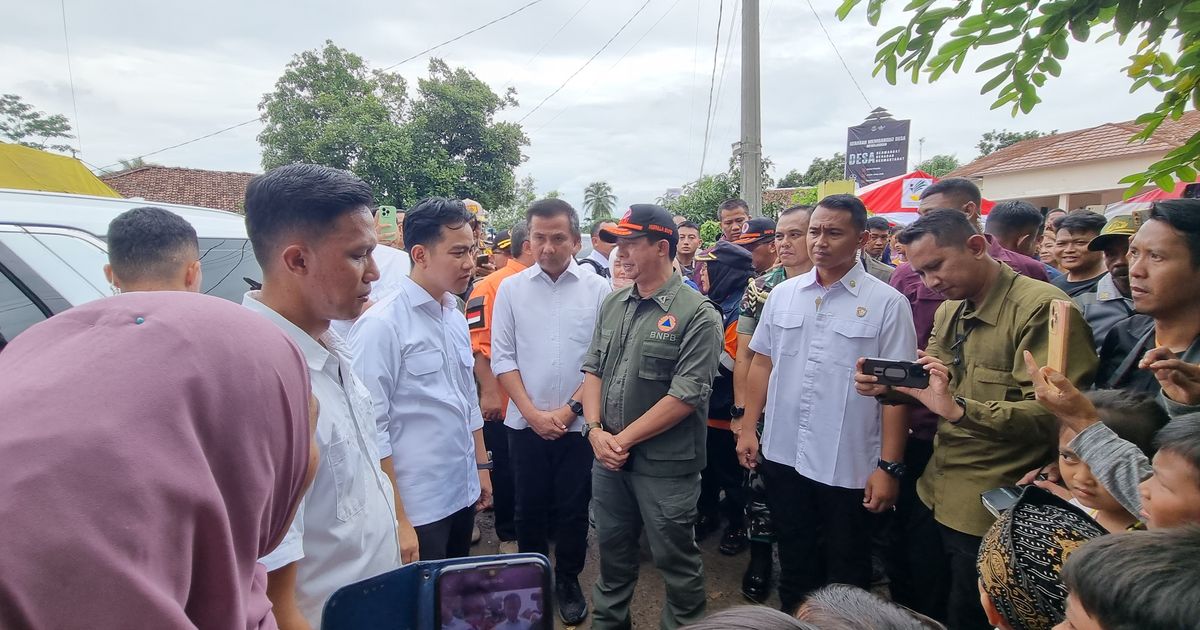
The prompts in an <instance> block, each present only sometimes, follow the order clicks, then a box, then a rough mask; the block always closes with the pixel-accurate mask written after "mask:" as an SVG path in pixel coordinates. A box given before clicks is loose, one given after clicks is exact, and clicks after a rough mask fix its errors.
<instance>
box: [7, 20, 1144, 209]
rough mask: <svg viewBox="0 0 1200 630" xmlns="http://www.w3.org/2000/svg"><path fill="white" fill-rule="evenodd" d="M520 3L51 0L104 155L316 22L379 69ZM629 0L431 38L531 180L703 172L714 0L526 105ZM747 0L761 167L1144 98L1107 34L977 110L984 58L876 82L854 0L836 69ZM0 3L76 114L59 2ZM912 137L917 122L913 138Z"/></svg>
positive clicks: (318, 29) (92, 137) (121, 150)
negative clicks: (884, 139) (1036, 96)
mask: <svg viewBox="0 0 1200 630" xmlns="http://www.w3.org/2000/svg"><path fill="white" fill-rule="evenodd" d="M521 4H523V3H522V2H519V1H517V0H514V1H512V2H505V3H496V2H485V1H483V0H461V1H459V2H454V3H426V2H405V3H391V4H380V3H372V2H366V1H365V0H352V1H349V2H344V3H339V4H336V5H335V4H328V3H319V2H312V1H307V2H291V3H288V2H282V1H280V0H268V1H263V2H251V3H235V2H231V1H230V0H210V1H209V2H205V3H199V4H195V3H193V4H178V3H162V2H149V1H142V0H138V1H134V2H125V3H116V4H113V3H68V4H67V10H68V26H69V29H70V34H71V52H72V64H73V70H74V75H75V92H76V99H77V101H78V108H79V120H78V121H76V122H77V127H78V129H79V131H80V134H81V140H82V143H83V149H84V154H83V157H84V159H85V160H87V161H88V162H89V163H91V164H95V165H104V164H109V163H113V162H116V161H117V160H119V159H122V158H130V157H133V156H136V155H140V154H142V153H145V152H148V151H152V150H155V149H160V148H163V147H166V146H169V145H173V144H176V143H179V142H183V141H186V140H189V139H193V138H196V137H198V136H201V135H204V134H207V133H210V132H213V131H215V130H218V129H221V128H224V127H227V126H230V125H233V124H235V123H238V122H241V121H244V120H248V119H251V118H253V117H255V116H256V114H257V109H256V108H257V104H258V102H259V100H260V99H261V97H262V95H263V93H265V92H268V91H270V90H271V89H272V87H273V84H274V81H275V79H276V78H278V76H279V74H280V73H281V72H282V70H283V67H284V66H285V65H286V64H287V62H288V61H289V60H290V58H291V56H292V55H293V54H295V53H298V52H300V51H302V50H306V49H312V48H316V47H318V46H320V45H322V43H323V42H324V41H325V40H326V39H332V40H333V41H334V42H335V43H336V44H338V45H340V46H343V47H345V48H348V49H350V50H352V51H354V52H356V53H359V54H361V55H362V56H363V57H364V58H366V59H367V60H368V62H369V63H370V64H372V66H373V67H383V66H387V65H390V64H394V63H396V62H398V61H400V60H402V59H404V58H406V57H409V56H411V55H413V54H415V53H417V52H419V51H420V50H422V49H424V48H426V47H428V46H430V45H432V44H436V43H438V42H440V41H444V40H445V39H449V38H451V37H454V36H455V35H458V34H460V33H462V32H464V31H466V30H468V29H470V28H473V27H475V26H477V25H479V24H482V23H483V22H485V21H487V20H490V19H493V18H494V17H498V16H500V15H503V14H504V13H507V12H509V11H512V10H514V9H516V8H517V7H519V6H521ZM641 4H642V0H604V1H600V0H572V1H570V2H567V1H557V0H556V1H546V2H542V3H540V4H538V5H536V6H533V7H531V8H529V9H527V10H525V11H524V12H522V13H520V14H518V15H516V16H514V17H512V18H510V19H508V20H505V21H504V22H501V23H499V24H496V25H495V26H492V27H489V28H487V29H485V30H482V31H480V32H478V33H475V34H473V35H470V36H468V37H466V38H463V39H462V40H460V41H458V42H455V43H453V44H450V45H448V46H446V47H444V48H442V49H439V50H437V51H436V52H434V53H433V54H434V55H436V56H441V57H443V58H444V59H446V61H447V62H448V63H450V64H451V65H458V66H465V67H467V68H469V69H471V70H472V71H473V72H475V73H476V74H477V75H478V76H479V77H480V78H482V79H484V80H485V81H487V82H488V83H489V84H490V85H492V87H493V89H496V90H497V91H500V90H502V89H503V88H504V87H505V86H507V85H513V86H515V87H516V88H517V91H518V99H519V101H520V106H519V107H517V108H514V109H512V110H510V111H506V112H504V113H503V114H502V118H503V119H505V120H520V119H522V118H523V117H525V116H526V115H528V118H526V119H525V120H524V122H523V125H524V126H525V129H526V132H527V134H528V135H529V137H530V139H531V145H530V146H529V147H527V148H526V155H527V156H528V161H527V162H526V163H525V164H523V165H522V166H521V168H520V174H522V175H525V174H529V175H532V176H534V178H535V179H536V180H537V184H538V189H539V191H540V192H543V193H544V192H548V191H549V190H551V189H557V190H559V191H561V192H562V193H563V195H564V197H565V198H566V199H567V200H569V201H571V202H572V203H575V204H576V205H579V204H581V202H582V189H583V186H585V185H586V184H587V183H588V182H591V181H595V180H600V179H602V180H606V181H608V182H610V183H611V184H612V186H613V188H614V190H615V192H616V194H617V195H618V197H619V198H620V202H621V203H623V204H624V203H633V202H639V201H650V200H653V199H654V198H656V197H657V196H658V195H660V194H662V193H663V192H664V191H665V190H666V189H667V188H670V187H677V186H680V185H682V184H684V183H685V182H687V181H690V180H692V179H695V177H696V176H697V175H698V174H699V173H700V156H701V153H702V152H703V151H704V139H703V136H704V128H705V120H706V110H707V106H708V94H709V80H710V77H711V76H712V75H711V73H712V59H713V43H714V37H715V33H716V26H717V6H718V3H716V2H711V1H706V0H678V1H677V2H667V1H666V0H660V1H658V2H651V3H650V5H648V6H647V8H646V9H645V11H643V13H642V14H641V15H639V16H638V18H637V19H636V20H634V21H633V22H632V23H631V24H630V26H629V27H628V28H627V29H626V30H625V32H623V33H622V34H621V36H620V37H618V38H617V39H616V40H615V41H614V42H613V43H612V45H611V46H610V47H609V48H608V49H607V50H606V51H605V52H604V53H603V54H602V55H600V56H599V57H598V58H597V59H596V60H595V61H593V62H592V63H591V64H590V66H588V68H587V69H586V70H584V71H583V72H581V73H580V74H579V75H578V76H576V77H575V78H574V79H573V80H572V81H571V82H570V83H569V84H568V85H567V86H566V87H565V88H563V89H562V90H561V91H560V92H559V93H558V94H557V95H555V96H554V97H553V98H551V99H550V100H549V101H547V102H546V103H545V104H544V105H542V107H541V108H540V109H538V111H536V112H535V113H533V114H531V115H530V114H529V112H530V111H531V110H533V108H534V107H536V106H537V105H538V104H539V103H540V102H541V101H542V100H543V99H544V98H546V96H547V95H549V94H551V93H552V92H553V91H554V90H555V89H557V88H558V87H559V86H560V85H561V84H562V82H563V81H564V80H565V79H566V78H567V77H568V76H569V75H570V74H571V73H573V72H575V71H576V70H577V69H578V68H579V67H580V66H581V65H582V64H583V63H584V61H585V60H587V58H588V57H590V56H591V55H592V54H593V53H595V51H596V50H597V49H599V47H600V46H601V44H603V43H604V42H605V41H606V40H607V39H608V38H609V37H611V36H612V34H613V33H615V32H616V30H617V29H618V28H619V27H620V25H621V24H623V23H624V22H625V21H626V20H627V19H628V18H629V16H630V15H632V14H633V13H634V11H636V10H637V9H638V7H639V6H641ZM899 4H900V3H896V2H892V3H889V4H888V5H887V6H888V7H889V8H888V12H887V13H886V14H885V16H884V18H883V20H882V22H881V23H882V24H889V23H895V21H896V19H897V17H896V16H897V13H896V12H897V11H898V7H899ZM734 5H735V2H728V1H727V2H725V11H724V13H725V22H724V26H722V28H721V46H720V48H719V50H718V65H717V77H718V78H721V77H723V81H721V82H720V83H719V85H718V86H717V87H716V89H714V96H715V95H716V93H719V98H717V99H715V102H714V111H715V115H714V117H713V119H712V129H711V132H710V138H709V141H708V150H707V153H708V156H707V159H706V161H705V164H706V171H707V172H714V171H718V170H723V169H724V168H725V165H726V163H727V161H728V159H729V156H730V151H731V149H730V145H731V144H732V143H733V142H735V141H737V139H738V138H739V107H740V105H739V98H740V97H739V80H740V65H741V62H740V48H739V44H740V26H739V27H735V28H734V29H733V30H732V33H733V37H732V42H731V43H732V44H733V48H731V49H730V50H729V52H728V55H726V40H727V39H730V38H729V37H728V36H729V34H730V32H731V31H730V22H729V20H730V19H731V17H732V14H733V8H734ZM762 5H763V6H762V26H761V35H762V42H761V66H762V124H763V130H762V131H763V150H764V154H765V155H766V156H768V157H770V158H771V159H772V160H773V161H774V163H775V165H776V170H775V176H776V177H779V176H781V175H783V174H784V173H785V172H786V171H787V170H789V169H791V168H798V169H801V170H803V169H804V168H805V167H806V166H807V165H808V163H809V162H810V161H811V160H812V159H813V158H816V157H825V156H828V155H832V154H833V153H834V152H835V151H841V150H843V149H844V146H845V140H846V128H847V127H849V126H852V125H855V124H858V123H859V122H861V121H862V119H863V118H864V117H865V116H866V114H867V113H868V112H869V111H870V109H871V107H872V106H882V107H886V108H888V109H889V110H890V111H891V112H892V113H893V114H894V115H895V116H896V117H898V118H910V119H912V121H913V126H912V137H913V142H912V147H911V159H910V162H911V163H912V164H915V163H916V161H917V158H918V152H920V153H922V154H923V156H924V157H929V156H932V155H934V154H936V153H954V154H956V155H957V156H958V157H959V159H960V160H962V161H964V162H965V161H969V160H970V159H971V158H973V157H974V156H975V154H976V151H975V149H974V145H975V143H976V142H978V139H979V136H980V135H981V134H982V133H983V132H985V131H988V130H991V129H1002V128H1008V129H1014V130H1017V129H1020V130H1024V129H1041V130H1050V129H1058V130H1062V131H1065V130H1069V129H1077V128H1081V127H1086V126H1091V125H1096V124H1101V123H1104V122H1111V121H1122V120H1129V119H1132V118H1134V117H1136V116H1137V114H1139V113H1141V112H1143V111H1146V110H1148V109H1149V108H1151V107H1153V104H1154V102H1155V100H1154V96H1155V95H1154V94H1152V93H1139V94H1136V95H1132V96H1130V95H1128V94H1127V91H1128V80H1127V79H1125V78H1124V76H1123V75H1122V73H1121V72H1120V70H1119V68H1120V67H1121V66H1123V65H1124V64H1125V62H1126V57H1127V56H1128V54H1129V48H1130V47H1129V46H1127V47H1125V48H1124V49H1123V48H1121V47H1120V46H1118V45H1117V44H1116V43H1115V42H1113V41H1112V40H1110V41H1109V42H1105V43H1103V44H1099V45H1094V44H1093V45H1079V44H1074V46H1073V48H1072V51H1071V57H1070V58H1069V59H1068V60H1067V61H1066V62H1064V64H1063V77H1062V78H1060V79H1057V80H1052V81H1051V82H1050V83H1049V84H1047V86H1046V88H1045V89H1044V91H1043V93H1042V97H1043V99H1044V100H1045V102H1044V103H1042V104H1041V105H1039V107H1038V108H1037V109H1035V111H1034V112H1033V114H1031V115H1029V116H1023V117H1020V118H1018V119H1016V120H1014V119H1012V118H1011V117H1010V116H1009V115H1008V111H1007V109H1002V110H997V111H991V110H989V107H990V104H991V101H992V98H990V97H984V96H981V95H980V94H979V86H980V85H981V84H982V83H983V81H985V80H986V77H984V76H977V75H974V74H973V73H971V72H970V71H969V69H970V68H973V67H974V66H975V65H977V64H978V63H980V62H981V61H983V60H984V59H985V58H986V56H982V55H981V56H979V57H978V58H977V59H972V60H969V61H968V62H967V65H966V68H964V74H962V75H947V76H945V77H943V78H942V79H941V80H940V81H939V82H938V83H936V84H934V85H929V84H920V85H912V84H911V83H908V82H907V79H906V78H904V77H902V78H901V83H900V85H897V86H894V87H893V86H889V85H888V84H887V83H886V82H885V81H884V80H883V79H882V77H878V78H876V77H871V70H872V69H873V58H874V47H875V39H876V38H877V37H878V35H879V33H880V32H882V30H883V27H882V26H881V27H880V28H872V27H870V26H869V25H867V24H866V20H865V17H864V16H863V15H862V12H861V10H860V11H859V12H858V13H856V14H854V15H852V16H851V17H850V18H849V19H848V20H847V21H846V22H839V21H838V20H837V19H836V18H835V17H833V8H834V3H832V2H815V3H814V6H817V9H818V11H819V12H820V15H821V17H822V20H823V21H824V24H825V27H826V28H827V29H828V31H829V36H830V37H831V38H832V39H833V41H834V42H835V43H836V44H837V47H838V50H839V51H840V53H841V56H842V57H843V58H844V59H845V62H846V65H847V66H848V68H849V70H848V71H847V69H846V68H843V66H842V62H841V61H839V59H838V57H837V55H835V53H834V50H833V47H832V46H831V45H830V43H829V41H828V40H827V38H826V35H825V34H824V33H823V32H822V30H821V28H820V27H819V25H818V24H817V22H816V20H815V19H814V18H813V16H812V14H811V13H810V12H809V10H808V6H807V4H805V3H795V2H787V1H786V0H764V2H763V3H762ZM5 13H6V18H9V17H11V20H10V21H9V23H8V24H6V26H7V27H8V28H6V39H5V42H4V43H3V44H0V58H3V59H6V60H7V59H18V60H20V63H6V64H2V65H0V85H3V86H5V87H4V88H3V91H4V92H16V93H18V94H20V95H21V96H23V97H24V98H25V99H26V100H27V101H29V102H30V103H33V104H34V105H35V106H36V107H38V108H39V109H41V110H44V111H47V112H52V113H63V114H67V115H68V116H69V117H72V118H74V115H73V112H72V103H71V93H70V87H69V84H68V81H67V71H66V58H65V53H64V45H63V38H62V22H61V20H62V17H61V15H60V13H59V7H58V5H56V4H52V3H34V4H32V5H29V6H23V7H22V10H21V11H7V12H5ZM572 16H574V18H573V19H572ZM660 18H662V19H661V22H659V23H658V24H657V26H654V27H653V29H651V26H652V25H653V24H654V23H655V21H656V20H659V19H660ZM568 21H569V23H568ZM889 21H890V22H889ZM556 33H557V35H556ZM639 38H640V39H641V41H640V42H638V40H639ZM635 42H637V44H636V46H635V45H634V44H635ZM539 49H541V52H540V53H538V52H537V51H538V50H539ZM535 53H536V54H535ZM622 55H625V56H624V58H623V59H621V57H622ZM618 59H620V62H619V63H618ZM726 60H727V61H726ZM425 61H426V60H425V58H420V59H417V60H414V61H412V62H410V63H407V64H404V65H402V66H400V67H398V68H396V69H395V71H397V72H400V73H401V74H403V75H404V76H405V77H406V78H408V79H410V80H412V79H415V78H417V77H419V76H423V75H424V73H425ZM722 66H724V73H723V74H722V72H721V68H722ZM850 76H853V77H854V79H855V80H856V81H857V82H858V84H859V86H861V89H862V91H863V93H864V94H865V99H864V95H863V94H860V93H859V91H858V89H857V88H856V87H855V86H854V83H853V82H851V80H850ZM867 101H869V103H870V106H869V105H868V102H867ZM258 131H259V125H258V124H257V123H255V124H251V125H248V126H246V127H242V128H239V129H237V130H234V131H231V132H228V133H225V134H221V135H218V136H215V137H213V138H209V139H206V140H201V141H198V142H195V143H192V144H189V145H187V146H184V147H181V148H178V149H173V150H171V151H167V152H163V153H161V154H159V155H155V156H151V157H150V158H148V159H149V160H151V161H155V162H160V163H163V164H170V165H179V166H192V167H197V168H211V169H222V170H250V171H254V170H258V169H259V168H260V166H259V157H260V149H259V147H258V144H257V142H256V140H255V136H256V134H257V133H258ZM918 138H924V139H925V142H924V144H923V146H919V144H918V142H917V139H918Z"/></svg>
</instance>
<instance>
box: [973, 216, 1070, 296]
mask: <svg viewBox="0 0 1200 630" xmlns="http://www.w3.org/2000/svg"><path fill="white" fill-rule="evenodd" d="M1044 220H1045V219H1044V218H1043V217H1042V211H1041V210H1038V209H1037V208H1035V207H1033V204H1031V203H1029V202H1028V201H1020V200H1014V201H1001V202H999V203H997V204H996V205H995V207H993V208H992V211H991V212H990V213H988V218H987V224H986V225H985V226H984V227H983V233H984V234H990V235H992V236H993V237H995V239H996V241H998V242H999V243H1000V247H1003V248H1004V249H1006V250H1008V251H1010V252H1013V253H1016V254H1024V255H1025V256H1028V257H1029V258H1033V259H1037V253H1038V246H1039V245H1040V244H1041V237H1042V232H1043V230H1042V223H1043V222H1044ZM1042 265H1043V266H1044V267H1045V269H1046V275H1047V276H1048V277H1050V278H1051V279H1053V278H1057V277H1059V276H1061V275H1062V273H1061V272H1060V271H1059V270H1057V269H1055V268H1054V267H1051V266H1050V265H1048V264H1046V263H1042Z"/></svg>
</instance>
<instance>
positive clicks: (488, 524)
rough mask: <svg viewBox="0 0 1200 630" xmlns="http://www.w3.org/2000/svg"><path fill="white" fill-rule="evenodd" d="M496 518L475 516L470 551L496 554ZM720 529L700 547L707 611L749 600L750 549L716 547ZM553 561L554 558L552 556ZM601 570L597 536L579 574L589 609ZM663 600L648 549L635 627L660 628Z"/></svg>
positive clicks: (637, 595)
mask: <svg viewBox="0 0 1200 630" xmlns="http://www.w3.org/2000/svg"><path fill="white" fill-rule="evenodd" d="M493 522H494V518H493V516H492V513H491V512H484V513H482V514H479V515H478V516H477V517H476V523H477V524H478V525H479V531H480V533H482V535H483V538H482V539H481V540H480V541H479V543H478V544H476V545H475V546H473V547H472V548H471V554H472V555H477V556H482V555H489V554H494V553H496V552H497V548H498V545H499V540H498V539H497V538H496V532H495V530H494V529H493ZM720 541H721V533H720V532H719V531H718V532H716V533H714V534H712V535H710V536H709V537H708V538H707V539H706V540H704V542H702V543H701V544H700V550H701V552H702V553H703V555H704V579H705V590H706V591H707V592H708V612H710V613H711V612H714V611H717V610H721V609H722V608H728V607H730V606H738V605H742V604H746V603H749V602H747V601H746V600H745V599H744V598H743V597H742V595H741V585H742V573H743V572H745V570H746V564H747V563H748V562H749V561H750V552H749V550H747V551H743V552H742V553H740V554H738V555H736V556H732V557H730V556H724V555H721V553H720V552H719V551H717V545H719V544H720ZM551 563H553V558H552V559H551ZM598 571H599V552H598V551H597V549H596V544H595V540H594V539H589V541H588V559H587V564H586V565H585V566H584V568H583V573H582V574H581V575H580V576H579V585H580V586H581V587H583V594H584V596H586V597H587V599H588V611H589V613H590V611H591V600H592V588H593V585H594V584H595V582H596V574H597V572H598ZM775 571H776V575H778V565H776V569H775ZM663 602H664V594H663V581H662V578H661V577H659V575H658V571H657V570H655V568H654V564H653V563H652V562H651V561H650V559H649V555H648V552H647V553H645V554H643V558H642V568H641V572H640V573H639V577H638V584H637V590H636V593H635V594H634V598H633V627H634V628H657V627H658V621H659V616H660V615H661V614H662V609H663ZM767 605H769V606H774V607H778V606H779V597H778V595H777V594H776V593H775V592H774V591H772V593H771V599H769V600H768V601H767ZM555 627H556V628H590V627H591V623H590V616H589V619H588V620H585V621H584V622H583V623H582V624H580V625H578V626H564V625H563V623H562V621H561V620H559V619H558V616H557V614H555Z"/></svg>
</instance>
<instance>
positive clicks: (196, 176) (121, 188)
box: [100, 166, 255, 212]
mask: <svg viewBox="0 0 1200 630" xmlns="http://www.w3.org/2000/svg"><path fill="white" fill-rule="evenodd" d="M254 176H255V173H239V172H234V171H205V170H201V169H195V168H175V167H169V166H143V167H142V168H135V169H133V170H130V171H123V172H120V173H113V174H111V175H105V176H103V177H101V178H100V179H102V180H104V183H106V184H108V185H109V186H111V187H112V188H113V189H114V190H116V191H117V192H119V193H121V195H122V196H125V197H141V198H142V199H145V200H146V201H160V202H164V203H181V204H185V205H189V206H201V207H204V208H216V209H218V210H231V211H234V212H241V211H242V204H243V202H244V200H245V197H246V185H247V184H249V183H250V180H251V179H252V178H253V177H254Z"/></svg>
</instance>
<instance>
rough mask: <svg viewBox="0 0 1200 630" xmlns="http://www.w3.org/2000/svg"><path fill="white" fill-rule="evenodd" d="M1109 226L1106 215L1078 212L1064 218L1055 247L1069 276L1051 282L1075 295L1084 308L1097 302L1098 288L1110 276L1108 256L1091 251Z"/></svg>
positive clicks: (1076, 301) (1065, 275) (1084, 211)
mask: <svg viewBox="0 0 1200 630" xmlns="http://www.w3.org/2000/svg"><path fill="white" fill-rule="evenodd" d="M1105 223H1106V221H1105V220H1104V215H1101V214H1096V213H1095V212H1089V211H1087V210H1076V211H1075V212H1072V213H1070V214H1068V215H1067V216H1066V217H1064V218H1063V220H1062V223H1061V224H1059V226H1058V234H1057V237H1056V238H1057V241H1056V243H1055V244H1056V245H1057V246H1058V248H1059V252H1060V253H1059V262H1060V263H1061V264H1062V267H1063V270H1064V271H1066V273H1065V274H1063V275H1062V276H1060V277H1058V278H1055V279H1054V280H1051V281H1050V282H1051V284H1053V285H1054V286H1056V287H1058V288H1060V289H1062V290H1063V292H1065V293H1066V294H1067V295H1069V296H1071V299H1073V300H1075V303H1076V304H1078V305H1079V308H1081V309H1082V308H1086V307H1087V306H1088V305H1089V304H1091V303H1092V302H1094V301H1095V299H1096V285H1097V284H1098V283H1099V282H1100V278H1101V277H1103V276H1104V274H1105V273H1107V272H1106V271H1105V269H1104V253H1103V252H1096V251H1091V250H1089V249H1088V244H1089V243H1091V242H1092V239H1094V238H1096V237H1097V236H1100V232H1101V231H1102V230H1103V229H1104V224H1105Z"/></svg>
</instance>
